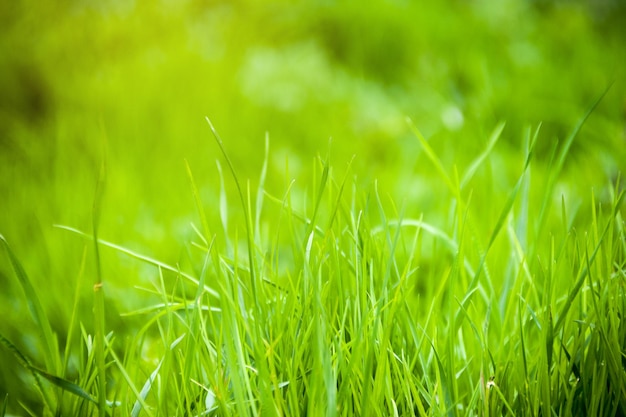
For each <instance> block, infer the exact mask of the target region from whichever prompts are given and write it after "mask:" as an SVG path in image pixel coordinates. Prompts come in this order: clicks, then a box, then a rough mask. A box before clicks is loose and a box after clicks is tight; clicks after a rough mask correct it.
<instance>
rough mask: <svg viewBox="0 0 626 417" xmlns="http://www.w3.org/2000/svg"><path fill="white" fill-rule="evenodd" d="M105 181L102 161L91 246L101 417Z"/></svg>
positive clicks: (104, 380) (103, 398)
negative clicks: (101, 227) (101, 232)
mask: <svg viewBox="0 0 626 417" xmlns="http://www.w3.org/2000/svg"><path fill="white" fill-rule="evenodd" d="M105 179H106V165H105V161H104V159H103V160H102V163H101V164H100V171H99V174H98V182H97V185H96V192H95V195H94V199H93V245H94V252H95V260H96V277H95V282H94V285H93V292H94V310H93V312H94V326H95V333H96V366H97V368H98V412H99V415H100V416H101V417H104V416H105V414H106V397H107V371H106V365H105V358H104V355H105V353H104V351H105V349H104V339H105V332H106V323H105V320H104V288H103V282H102V265H101V264H100V247H99V243H98V227H99V224H100V214H101V209H102V198H103V194H104V185H105Z"/></svg>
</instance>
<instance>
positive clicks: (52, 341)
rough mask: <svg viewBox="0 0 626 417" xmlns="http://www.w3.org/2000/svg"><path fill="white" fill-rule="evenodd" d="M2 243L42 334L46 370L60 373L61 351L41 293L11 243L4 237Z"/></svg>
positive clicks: (1, 238)
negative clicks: (42, 301)
mask: <svg viewBox="0 0 626 417" xmlns="http://www.w3.org/2000/svg"><path fill="white" fill-rule="evenodd" d="M0 242H1V243H2V245H3V246H4V248H5V250H6V252H7V254H8V255H9V260H10V261H11V266H12V267H13V270H14V271H15V275H16V276H17V279H18V281H19V283H20V285H21V287H22V290H23V291H24V295H25V296H26V303H27V304H28V309H29V310H30V313H31V315H32V317H33V319H34V320H35V324H36V325H37V328H38V329H39V332H40V339H41V343H42V344H43V347H44V352H43V356H44V361H45V363H46V369H47V370H49V371H52V372H56V371H58V368H59V351H58V347H57V342H56V338H55V336H54V334H53V332H52V327H51V326H50V322H49V321H48V317H47V315H46V312H45V310H44V308H43V305H42V304H41V301H40V300H39V293H38V292H37V291H36V290H35V287H34V286H33V284H32V282H31V280H30V279H29V278H28V275H27V274H26V271H25V270H24V267H23V266H22V264H21V263H20V261H19V260H18V259H17V256H15V254H14V253H13V251H12V250H11V247H10V246H9V243H8V242H7V241H6V239H5V238H4V236H2V235H0Z"/></svg>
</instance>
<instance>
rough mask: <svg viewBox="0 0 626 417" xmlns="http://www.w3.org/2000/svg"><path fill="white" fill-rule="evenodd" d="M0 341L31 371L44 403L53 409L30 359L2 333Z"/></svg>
mask: <svg viewBox="0 0 626 417" xmlns="http://www.w3.org/2000/svg"><path fill="white" fill-rule="evenodd" d="M0 343H2V344H3V345H4V346H5V347H6V348H7V349H9V350H10V351H11V353H13V355H14V356H15V358H16V359H17V361H18V362H19V363H20V365H22V366H23V367H24V368H26V369H27V370H28V371H29V372H30V373H31V375H32V376H33V378H34V379H35V386H36V387H37V389H38V390H39V392H40V393H41V396H42V397H43V400H44V403H45V404H46V406H47V407H48V408H49V409H50V410H52V409H53V408H52V399H51V398H50V394H49V393H48V392H47V391H46V390H44V388H43V386H42V385H41V379H39V375H37V373H35V372H34V371H33V368H32V364H31V362H30V359H28V357H26V355H24V354H23V353H22V352H21V351H20V350H19V349H18V348H17V346H15V345H14V344H13V343H12V342H11V341H10V340H9V339H7V338H6V337H4V336H3V335H2V334H0Z"/></svg>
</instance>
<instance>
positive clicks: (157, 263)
mask: <svg viewBox="0 0 626 417" xmlns="http://www.w3.org/2000/svg"><path fill="white" fill-rule="evenodd" d="M54 227H56V228H58V229H62V230H67V231H69V232H72V233H76V234H78V235H80V236H82V237H84V238H86V239H93V236H90V235H89V234H87V233H85V232H82V231H80V230H78V229H74V228H73V227H69V226H63V225H54ZM98 243H100V244H101V245H103V246H106V247H109V248H111V249H115V250H116V251H118V252H122V253H124V254H126V255H128V256H130V257H132V258H135V259H138V260H140V261H143V262H146V263H149V264H152V265H154V266H156V267H159V268H161V269H164V270H166V271H170V272H173V273H175V274H177V275H180V276H181V277H183V278H185V279H187V280H188V281H190V282H192V283H194V284H195V285H199V284H200V281H198V280H197V279H196V278H194V277H193V276H192V275H190V274H187V273H186V272H183V271H181V270H180V269H178V268H176V267H173V266H171V265H168V264H166V263H163V262H161V261H158V260H156V259H154V258H151V257H149V256H146V255H142V254H140V253H137V252H135V251H132V250H130V249H127V248H125V247H123V246H120V245H117V244H115V243H112V242H109V241H107V240H104V239H98ZM204 289H205V291H206V292H208V293H209V294H211V295H212V296H213V297H215V298H219V293H218V292H217V291H215V290H214V289H213V288H211V287H208V286H206V285H205V286H204Z"/></svg>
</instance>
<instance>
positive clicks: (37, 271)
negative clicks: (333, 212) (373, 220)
mask: <svg viewBox="0 0 626 417" xmlns="http://www.w3.org/2000/svg"><path fill="white" fill-rule="evenodd" d="M625 21H626V5H625V4H624V3H623V2H620V1H617V0H615V1H613V0H598V1H574V0H572V1H548V0H542V1H529V0H504V1H498V2H494V1H486V0H485V1H482V0H467V1H461V0H457V1H446V2H411V1H400V0H398V1H382V0H375V1H371V2H367V3H365V2H360V1H345V2H334V1H321V0H320V1H312V2H293V1H250V0H239V1H198V0H180V1H174V0H162V1H114V0H104V1H80V0H69V1H62V2H61V1H32V0H15V1H5V2H1V4H0V233H1V234H3V235H4V236H5V238H6V239H7V240H8V242H9V244H10V245H11V247H12V248H13V250H14V251H15V253H16V254H17V255H18V257H19V258H20V260H21V261H22V263H23V264H24V266H25V269H26V271H27V273H28V274H29V276H30V277H31V279H32V280H33V282H35V283H36V285H37V287H38V288H39V289H40V291H41V294H42V301H43V303H44V305H45V306H46V308H47V311H48V314H49V316H50V318H51V320H52V321H53V328H54V329H55V331H57V332H58V335H59V340H60V342H61V348H64V347H63V346H62V345H63V342H62V341H63V340H64V334H65V333H66V332H67V324H68V322H69V315H70V314H71V304H72V294H73V292H74V289H75V288H76V286H77V282H79V281H78V276H79V270H80V264H81V258H82V256H83V250H84V247H85V244H86V243H85V241H84V240H82V239H81V238H80V237H78V236H76V235H73V234H71V233H68V232H66V231H62V230H59V229H56V228H54V227H53V225H54V224H63V225H67V226H72V227H76V228H78V229H81V230H84V231H86V232H91V230H92V215H93V210H92V204H93V200H94V194H95V189H96V183H97V179H98V171H99V167H100V165H101V163H102V161H106V162H105V163H106V189H105V193H104V195H103V200H102V215H101V219H100V235H101V237H103V238H105V239H107V240H111V241H114V242H116V243H119V244H121V245H124V246H125V247H128V248H130V249H133V250H137V251H141V252H143V253H146V254H148V255H150V256H153V257H155V258H158V259H160V260H163V261H164V262H168V263H170V264H174V265H175V264H177V263H180V262H183V258H185V251H186V250H187V249H186V248H187V246H188V244H187V242H189V240H190V239H192V237H193V234H194V232H193V230H192V228H191V227H190V222H197V221H198V220H197V214H196V210H195V206H194V200H193V193H192V188H191V185H190V180H189V177H188V175H187V170H186V166H185V161H187V163H188V164H189V166H190V167H191V170H192V172H193V175H194V178H195V181H196V183H197V185H198V188H199V190H200V195H201V198H202V200H203V203H204V204H205V207H206V211H207V213H208V214H209V222H210V223H211V224H213V225H218V224H219V215H218V193H219V187H220V185H219V184H220V180H219V175H218V170H217V168H216V163H215V161H216V159H220V158H221V155H220V153H219V148H218V147H217V146H216V144H215V142H214V140H213V138H212V136H211V132H210V129H209V127H208V124H207V123H206V121H205V117H206V116H208V117H210V119H211V120H212V122H213V124H214V125H215V127H216V128H217V130H218V131H219V132H220V135H221V137H222V138H223V139H224V144H225V147H226V149H227V150H228V152H229V154H230V157H231V158H232V160H233V163H234V165H235V167H236V169H237V172H238V174H239V176H240V178H241V179H242V180H243V181H244V182H245V181H246V180H247V179H250V181H251V185H252V186H253V187H254V186H255V184H256V183H257V182H258V178H259V172H260V170H261V166H262V164H263V160H264V146H265V136H266V134H268V135H269V138H270V155H269V166H268V176H267V189H268V191H269V192H270V193H274V194H275V195H277V196H282V195H283V193H284V192H285V190H286V187H287V184H289V182H290V181H291V180H292V179H295V180H296V183H295V184H296V186H295V187H294V190H300V192H302V193H305V192H306V191H307V190H309V189H311V188H312V187H313V184H312V183H311V177H312V175H313V172H314V171H315V166H316V164H318V162H316V161H317V159H316V158H318V155H323V156H324V155H327V154H330V160H331V163H332V165H333V166H334V167H335V168H336V169H337V171H339V172H340V173H341V175H343V173H344V172H346V170H347V169H348V168H347V165H348V163H349V161H350V160H351V159H352V157H353V156H354V162H353V163H352V166H351V167H350V168H349V169H350V173H351V174H350V175H353V176H354V177H355V178H356V180H355V181H357V182H358V183H359V184H364V186H365V187H367V186H368V184H371V183H372V182H373V181H374V180H377V181H378V186H379V189H380V190H383V192H384V194H385V196H389V197H390V198H392V199H395V200H397V201H399V202H400V201H401V202H402V204H403V205H404V207H405V209H406V214H407V216H415V217H418V216H420V215H421V214H423V215H424V217H425V218H427V219H429V221H431V222H433V223H435V224H441V223H445V218H446V215H447V214H448V212H449V209H450V208H449V207H448V206H442V203H441V201H440V200H445V199H439V198H438V195H439V194H438V193H445V192H446V191H445V190H444V187H443V185H442V183H441V180H440V179H439V178H438V177H437V173H436V172H435V170H434V168H433V167H432V166H431V165H430V163H429V161H428V160H427V158H425V157H424V155H423V152H422V150H421V148H420V146H419V143H418V141H417V140H416V138H415V137H414V135H413V134H412V133H411V132H410V129H409V128H408V125H407V122H406V118H407V117H410V118H411V119H412V120H413V122H414V123H415V125H416V126H417V127H418V128H419V129H420V130H421V131H422V132H423V133H424V135H425V137H426V138H428V140H429V141H430V143H431V145H432V146H433V148H434V149H435V150H436V152H437V153H438V155H439V156H440V157H441V159H442V161H443V163H444V165H445V166H446V167H447V168H449V169H450V170H452V167H453V166H458V167H461V168H462V167H466V166H467V165H468V164H469V162H470V161H471V160H472V159H473V158H474V157H475V156H476V155H477V154H478V153H479V152H480V151H481V149H483V148H484V146H485V144H486V143H487V140H488V138H489V135H490V134H491V132H492V131H493V129H494V128H495V127H496V126H497V124H498V123H499V122H503V121H504V122H506V127H505V129H504V132H503V134H502V138H501V140H500V141H499V142H498V144H497V147H496V149H495V151H494V153H493V154H492V155H491V157H490V158H489V161H488V169H487V170H483V171H480V172H479V173H478V174H477V175H479V176H480V175H482V176H490V177H491V178H490V181H489V182H490V183H493V184H494V189H493V190H489V193H490V194H489V195H491V196H493V195H498V193H501V194H502V198H505V196H506V192H507V190H508V189H509V188H510V187H511V185H512V184H513V183H514V181H515V180H516V178H517V176H518V175H519V173H520V172H521V167H522V164H523V154H524V136H525V132H526V131H527V129H531V128H532V129H535V128H536V127H537V126H538V125H539V124H540V123H541V124H542V125H541V126H542V127H541V130H540V135H539V143H538V146H537V156H536V160H535V162H534V164H535V165H534V170H535V172H537V173H538V174H537V175H539V178H540V175H541V174H540V173H541V170H542V169H547V165H548V163H549V161H550V155H551V151H552V149H553V148H554V146H555V144H556V143H557V141H561V142H562V141H563V140H564V139H565V137H566V136H567V134H568V133H569V132H570V131H571V130H572V128H573V127H574V126H575V124H576V123H577V122H578V120H580V118H581V117H582V116H583V115H584V113H585V112H586V110H587V109H588V108H589V106H590V105H591V104H592V103H593V102H594V101H595V100H596V99H597V98H598V97H599V96H600V95H601V94H602V93H603V91H605V90H606V88H607V87H609V86H611V87H610V89H609V90H608V93H607V94H606V96H605V97H604V98H603V100H602V101H601V102H600V104H599V106H598V108H597V109H596V110H595V111H594V113H593V114H592V116H591V117H590V119H589V120H588V122H587V123H586V125H585V127H584V128H583V130H582V131H581V133H580V136H579V137H578V138H577V140H576V141H575V143H574V146H573V148H572V149H571V151H570V154H569V157H568V159H567V162H566V165H565V169H564V174H563V175H564V178H566V179H567V180H565V181H564V182H563V185H562V187H564V188H562V189H567V191H568V193H569V194H568V195H569V198H571V200H573V201H574V202H576V201H578V204H579V205H580V206H581V207H583V209H582V210H584V208H585V207H586V204H587V203H586V201H587V200H588V199H589V196H590V189H591V187H594V189H595V190H596V194H597V195H598V196H599V198H600V199H601V198H603V195H604V194H603V193H606V189H607V188H608V187H609V186H610V184H611V183H612V182H613V181H615V179H616V177H617V175H618V172H619V171H620V170H621V171H622V172H623V171H624V169H625V168H626V166H625V164H626V163H625V161H626V137H625V128H626V80H625V75H626V71H625V67H626V65H625V64H626V25H625V24H624V22H625ZM331 138H332V139H331ZM460 171H461V172H462V170H460ZM318 172H319V171H318ZM226 183H227V187H231V188H232V182H230V181H229V180H227V181H226ZM231 191H232V190H230V191H229V195H230V196H231V199H230V201H231V202H233V203H235V202H236V200H235V197H234V196H235V194H234V193H231ZM294 192H297V191H294ZM482 193H483V190H480V189H477V190H474V197H473V200H472V201H473V203H472V204H476V205H478V206H479V207H480V206H481V205H484V207H485V210H484V215H485V216H491V217H492V218H493V216H494V213H497V204H493V201H488V200H486V199H484V198H482V197H481V196H483V194H482ZM446 201H449V199H447V200H446ZM446 204H447V203H446ZM231 211H232V212H234V213H235V214H234V215H235V216H236V215H237V208H236V204H235V205H234V206H233V208H232V209H231ZM442 213H443V214H442ZM216 228H217V226H216ZM91 252H92V250H91V246H89V247H88V252H87V253H88V258H87V259H88V267H87V269H86V272H85V276H86V278H85V281H84V282H86V283H87V284H81V285H82V286H80V287H79V293H80V294H81V310H80V311H81V317H80V318H79V319H80V320H81V321H82V322H83V323H85V326H86V328H87V329H89V328H90V325H91V324H90V323H91V316H90V314H91V302H92V298H91V297H92V295H91V294H92V290H91V284H90V283H91V282H92V280H93V276H94V271H93V267H92V266H90V265H92V264H93V262H89V260H90V259H91V257H92V256H93V254H92V253H91ZM103 257H104V258H103V261H104V262H103V264H104V276H105V281H106V282H107V287H106V295H107V301H108V304H107V311H108V317H107V319H108V323H107V324H108V328H109V329H111V330H114V331H115V332H116V333H117V334H118V335H119V337H120V338H121V339H123V338H124V335H125V334H128V333H132V331H133V329H134V328H135V327H134V322H133V320H136V319H133V318H124V317H120V315H119V313H120V312H125V311H129V310H131V309H133V308H137V307H138V306H141V305H144V304H145V300H146V298H147V297H149V294H146V293H145V292H142V291H140V290H136V289H135V288H134V286H149V284H148V281H149V279H150V278H149V277H150V276H154V273H155V272H154V270H152V269H149V268H148V269H146V267H144V266H142V265H141V264H140V263H137V262H132V261H129V260H128V259H127V258H125V257H123V256H120V255H119V254H117V253H111V252H106V251H105V252H104V253H103ZM28 317H29V316H28V311H27V307H26V302H25V299H24V294H23V293H22V291H21V289H20V287H19V285H18V283H17V280H16V279H15V277H14V273H13V271H12V270H11V267H10V264H9V262H8V259H7V257H6V256H5V255H4V254H3V255H2V256H0V333H2V334H3V335H5V336H6V337H8V338H9V339H11V340H12V341H13V342H14V343H15V344H16V345H17V346H19V347H20V348H21V349H24V351H25V352H26V353H29V354H31V355H33V357H34V358H35V361H36V358H37V355H38V354H37V351H38V344H37V343H38V342H37V338H36V333H35V330H34V326H33V324H32V323H31V321H30V320H29V318H28ZM0 362H1V363H2V366H0V392H6V391H8V390H9V388H8V387H14V386H15V385H16V384H18V385H19V384H22V383H23V380H22V379H23V378H24V375H23V373H22V372H21V371H20V370H19V368H18V367H17V366H16V365H14V361H13V359H12V356H11V353H10V352H6V351H5V350H2V349H0ZM24 395H25V399H24V401H26V402H28V401H29V400H28V395H30V394H28V392H25V393H24Z"/></svg>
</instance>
